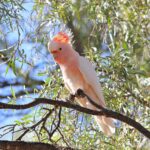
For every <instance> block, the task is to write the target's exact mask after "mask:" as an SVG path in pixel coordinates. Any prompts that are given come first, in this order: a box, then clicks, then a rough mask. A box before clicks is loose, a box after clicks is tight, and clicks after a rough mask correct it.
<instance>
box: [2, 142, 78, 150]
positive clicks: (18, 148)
mask: <svg viewBox="0 0 150 150" xmlns="http://www.w3.org/2000/svg"><path fill="white" fill-rule="evenodd" d="M0 150H75V149H73V148H71V147H61V146H58V145H53V144H46V143H39V142H24V141H0Z"/></svg>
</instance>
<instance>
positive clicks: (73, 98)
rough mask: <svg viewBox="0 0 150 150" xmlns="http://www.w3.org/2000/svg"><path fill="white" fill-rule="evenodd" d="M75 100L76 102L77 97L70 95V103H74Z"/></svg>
mask: <svg viewBox="0 0 150 150" xmlns="http://www.w3.org/2000/svg"><path fill="white" fill-rule="evenodd" d="M74 100H75V95H73V94H70V95H69V101H71V102H74Z"/></svg>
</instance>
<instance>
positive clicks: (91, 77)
mask: <svg viewBox="0 0 150 150" xmlns="http://www.w3.org/2000/svg"><path fill="white" fill-rule="evenodd" d="M79 70H80V72H81V73H82V75H83V77H84V79H85V80H86V82H87V83H88V84H89V85H90V86H91V87H92V88H93V90H94V91H95V93H96V95H97V96H98V98H99V102H102V103H103V104H105V102H104V98H103V94H102V89H101V85H100V83H99V81H98V78H97V75H96V71H95V70H94V67H93V66H92V64H91V63H90V62H89V61H88V60H87V59H86V58H84V57H82V56H80V57H79Z"/></svg>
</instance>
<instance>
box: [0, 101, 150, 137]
mask: <svg viewBox="0 0 150 150" xmlns="http://www.w3.org/2000/svg"><path fill="white" fill-rule="evenodd" d="M39 104H49V105H55V106H61V107H66V108H72V109H75V110H77V111H80V112H83V113H87V114H91V115H104V116H106V117H111V118H114V119H118V120H120V121H122V122H125V123H127V124H128V125H130V126H132V127H134V128H136V129H137V130H138V131H139V132H141V133H142V134H144V135H145V136H146V137H148V138H150V132H149V131H148V130H147V129H146V128H144V127H143V126H142V125H141V124H140V123H138V122H136V121H135V120H133V119H131V118H129V117H127V116H125V115H123V114H120V113H118V112H114V111H112V110H108V109H102V110H101V111H96V110H91V109H88V108H84V107H81V106H79V105H76V104H72V103H69V102H64V101H60V100H52V99H46V98H36V99H35V101H32V102H30V103H28V104H24V105H11V104H5V103H1V102H0V109H17V110H20V109H28V108H31V107H34V106H36V105H39Z"/></svg>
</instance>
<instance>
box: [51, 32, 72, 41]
mask: <svg viewBox="0 0 150 150" xmlns="http://www.w3.org/2000/svg"><path fill="white" fill-rule="evenodd" d="M72 37H73V36H72V32H71V31H70V30H65V31H60V32H58V34H57V35H55V36H54V38H53V41H55V42H59V43H72Z"/></svg>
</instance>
